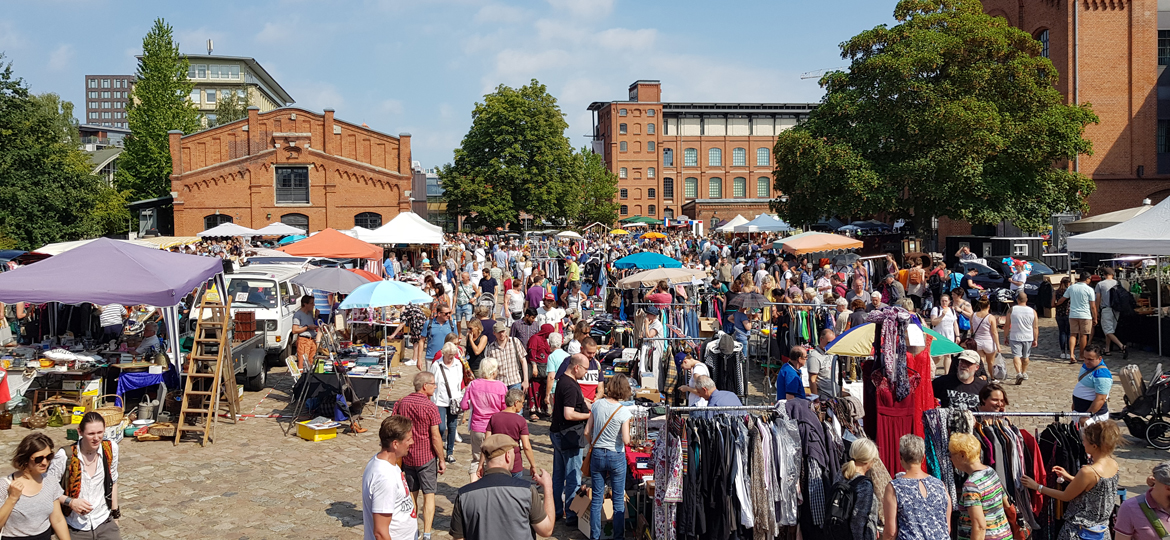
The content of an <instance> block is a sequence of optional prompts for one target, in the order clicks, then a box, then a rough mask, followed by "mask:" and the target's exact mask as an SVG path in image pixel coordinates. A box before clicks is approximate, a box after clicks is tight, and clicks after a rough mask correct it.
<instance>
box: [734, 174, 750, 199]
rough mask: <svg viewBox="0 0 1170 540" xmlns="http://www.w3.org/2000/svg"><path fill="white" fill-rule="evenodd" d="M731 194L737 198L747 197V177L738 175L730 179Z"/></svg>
mask: <svg viewBox="0 0 1170 540" xmlns="http://www.w3.org/2000/svg"><path fill="white" fill-rule="evenodd" d="M731 196H732V197H735V198H737V199H742V198H744V197H747V178H744V177H742V176H740V177H738V178H736V179H734V180H732V181H731Z"/></svg>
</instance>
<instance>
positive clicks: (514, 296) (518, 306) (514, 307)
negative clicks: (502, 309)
mask: <svg viewBox="0 0 1170 540" xmlns="http://www.w3.org/2000/svg"><path fill="white" fill-rule="evenodd" d="M504 299H505V302H506V303H507V304H508V311H509V312H510V313H515V312H517V311H524V293H522V292H520V291H517V290H516V289H509V290H508V293H507V294H505V295H504Z"/></svg>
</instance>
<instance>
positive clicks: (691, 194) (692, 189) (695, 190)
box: [683, 177, 699, 199]
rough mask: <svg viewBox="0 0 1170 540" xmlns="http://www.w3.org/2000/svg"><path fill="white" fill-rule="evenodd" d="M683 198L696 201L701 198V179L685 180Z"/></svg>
mask: <svg viewBox="0 0 1170 540" xmlns="http://www.w3.org/2000/svg"><path fill="white" fill-rule="evenodd" d="M683 196H684V197H686V198H688V199H695V198H698V196H699V179H698V178H694V177H692V178H687V179H686V180H683Z"/></svg>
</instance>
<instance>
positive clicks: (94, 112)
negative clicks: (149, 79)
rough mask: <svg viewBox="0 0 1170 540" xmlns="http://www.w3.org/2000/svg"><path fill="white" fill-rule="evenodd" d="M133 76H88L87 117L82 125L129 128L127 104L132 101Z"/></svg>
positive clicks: (86, 80) (86, 87)
mask: <svg viewBox="0 0 1170 540" xmlns="http://www.w3.org/2000/svg"><path fill="white" fill-rule="evenodd" d="M134 80H135V78H134V76H133V75H86V76H85V117H84V118H82V119H81V123H82V124H89V125H92V126H102V127H113V128H123V129H125V128H127V127H129V124H128V123H127V122H129V120H128V119H127V118H126V103H127V102H128V101H130V89H131V88H132V87H133V86H134Z"/></svg>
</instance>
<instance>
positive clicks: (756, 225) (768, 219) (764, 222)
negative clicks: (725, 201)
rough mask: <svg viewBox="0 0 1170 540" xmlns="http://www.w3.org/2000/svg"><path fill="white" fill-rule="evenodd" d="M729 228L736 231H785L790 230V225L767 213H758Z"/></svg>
mask: <svg viewBox="0 0 1170 540" xmlns="http://www.w3.org/2000/svg"><path fill="white" fill-rule="evenodd" d="M731 230H732V231H733V232H737V233H743V232H745V233H754V232H785V231H791V230H792V227H789V226H788V224H787V223H784V222H783V221H781V220H779V219H777V218H775V217H773V216H771V215H769V214H760V215H759V216H757V217H756V219H753V220H751V221H749V222H747V223H743V224H740V225H736V226H735V227H733V228H732V229H731Z"/></svg>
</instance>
